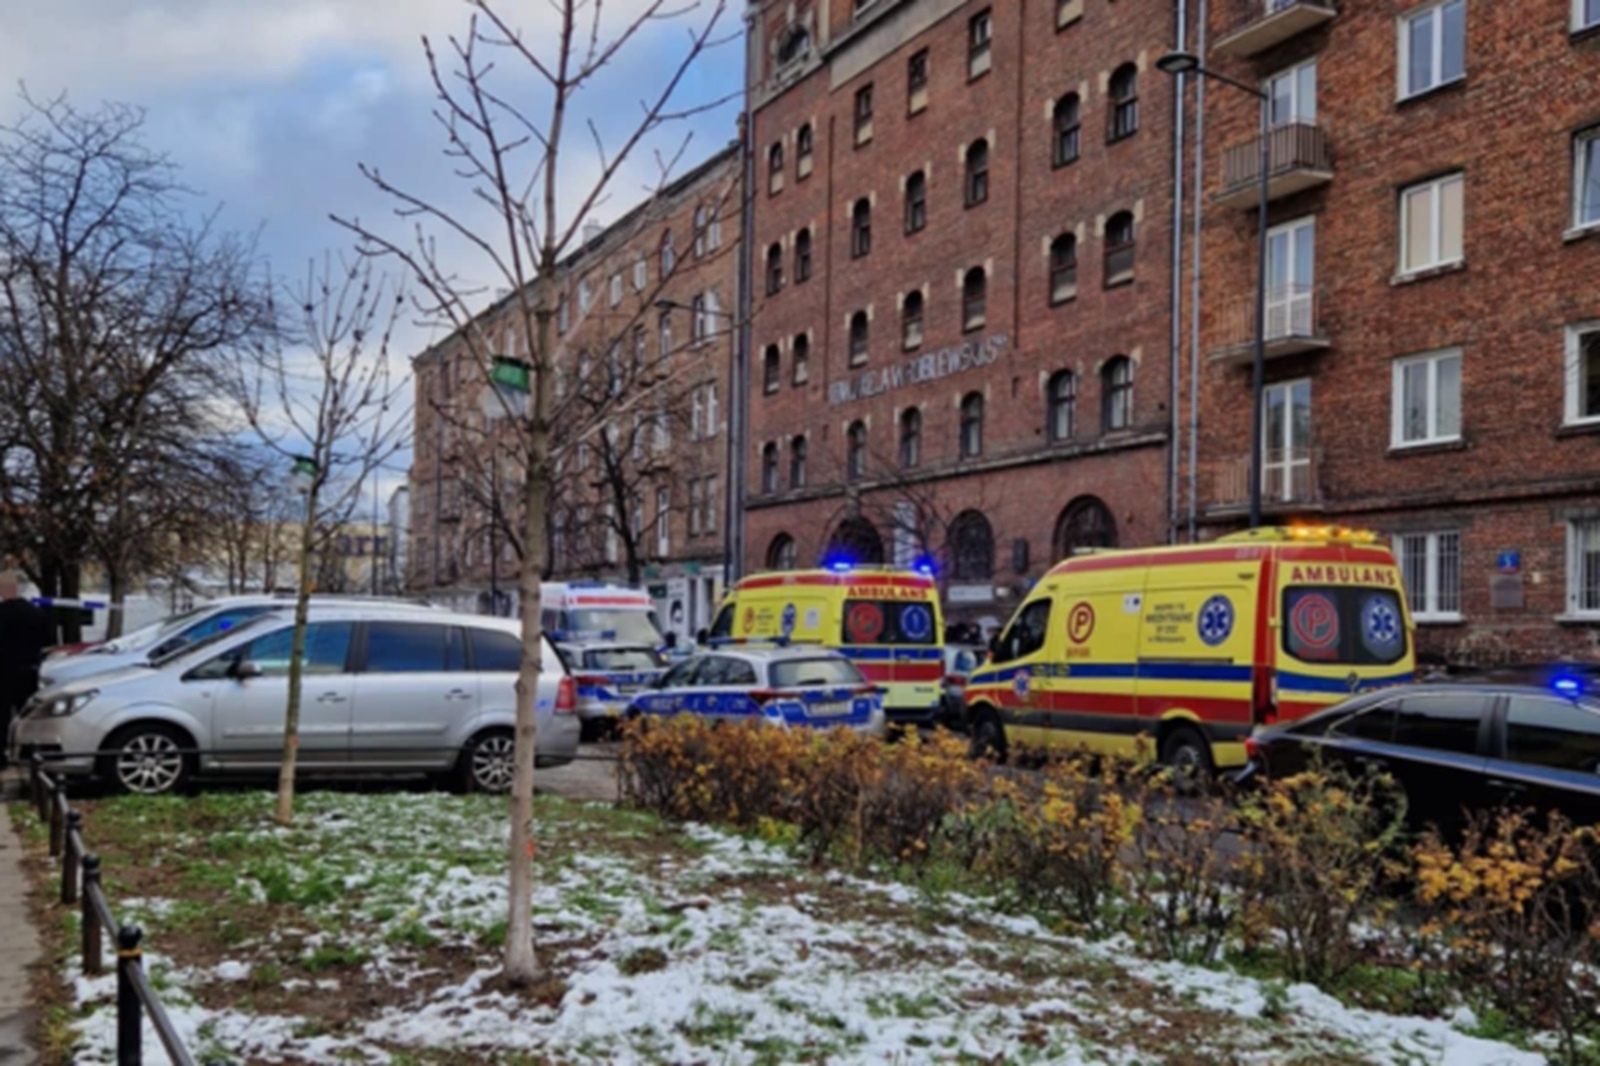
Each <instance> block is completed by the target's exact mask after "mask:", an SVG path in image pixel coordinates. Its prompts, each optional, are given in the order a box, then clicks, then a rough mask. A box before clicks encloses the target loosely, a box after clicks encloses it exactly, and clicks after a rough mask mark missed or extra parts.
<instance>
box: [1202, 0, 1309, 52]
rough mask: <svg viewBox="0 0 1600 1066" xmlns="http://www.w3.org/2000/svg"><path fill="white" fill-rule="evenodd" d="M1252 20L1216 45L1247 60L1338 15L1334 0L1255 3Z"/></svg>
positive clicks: (1216, 48) (1277, 0) (1263, 1)
mask: <svg viewBox="0 0 1600 1066" xmlns="http://www.w3.org/2000/svg"><path fill="white" fill-rule="evenodd" d="M1250 7H1251V11H1250V17H1249V18H1248V19H1246V20H1245V22H1244V23H1243V24H1241V25H1240V26H1239V27H1238V28H1236V29H1234V30H1233V31H1232V32H1230V33H1227V34H1224V35H1223V37H1222V38H1221V39H1220V40H1219V41H1217V43H1216V45H1215V46H1214V48H1215V50H1216V51H1218V52H1220V53H1222V54H1223V55H1227V56H1237V57H1239V58H1245V57H1248V56H1253V55H1257V54H1259V53H1261V52H1265V51H1266V50H1267V49H1268V48H1272V47H1273V46H1275V45H1279V44H1282V43H1283V42H1284V41H1287V40H1288V39H1289V38H1291V37H1294V36H1297V35H1299V34H1302V33H1305V32H1306V31H1307V30H1311V29H1315V28H1316V27H1318V26H1320V25H1322V24H1323V23H1324V22H1327V21H1328V20H1329V19H1331V18H1333V17H1334V16H1335V15H1337V14H1338V13H1339V12H1338V9H1337V8H1335V7H1334V5H1333V2H1332V0H1252V2H1251V5H1250Z"/></svg>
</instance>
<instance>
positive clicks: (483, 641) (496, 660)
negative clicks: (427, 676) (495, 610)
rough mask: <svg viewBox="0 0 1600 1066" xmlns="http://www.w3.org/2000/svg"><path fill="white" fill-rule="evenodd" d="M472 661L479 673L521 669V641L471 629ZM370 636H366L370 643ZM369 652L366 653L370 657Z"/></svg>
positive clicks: (498, 633) (508, 634)
mask: <svg viewBox="0 0 1600 1066" xmlns="http://www.w3.org/2000/svg"><path fill="white" fill-rule="evenodd" d="M468 632H469V633H471V634H472V662H473V665H474V666H476V667H477V669H478V671H479V672H480V673H484V672H489V673H505V674H514V673H516V672H517V671H518V670H520V669H522V641H520V640H518V639H517V637H516V635H515V634H512V633H502V632H500V631H499V630H498V629H471V630H468ZM370 642H371V638H370V637H369V638H368V643H369V645H370ZM370 654H371V653H370V652H369V653H368V655H369V658H370Z"/></svg>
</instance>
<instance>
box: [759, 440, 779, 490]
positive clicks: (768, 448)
mask: <svg viewBox="0 0 1600 1066" xmlns="http://www.w3.org/2000/svg"><path fill="white" fill-rule="evenodd" d="M761 491H762V492H764V493H766V494H767V495H768V496H770V495H772V494H773V493H775V492H777V491H778V446H777V445H776V444H774V443H773V442H772V441H770V440H769V441H767V443H765V444H763V445H762V446H761Z"/></svg>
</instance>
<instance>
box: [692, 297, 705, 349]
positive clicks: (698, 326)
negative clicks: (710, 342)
mask: <svg viewBox="0 0 1600 1066" xmlns="http://www.w3.org/2000/svg"><path fill="white" fill-rule="evenodd" d="M706 332H707V330H706V298H705V296H704V295H703V294H702V293H698V292H697V293H695V294H694V298H693V299H691V300H690V301H689V340H690V342H691V343H699V342H700V341H703V340H705V339H706Z"/></svg>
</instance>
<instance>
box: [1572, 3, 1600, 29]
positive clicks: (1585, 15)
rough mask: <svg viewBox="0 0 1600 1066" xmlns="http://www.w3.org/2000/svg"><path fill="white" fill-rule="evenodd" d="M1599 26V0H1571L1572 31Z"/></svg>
mask: <svg viewBox="0 0 1600 1066" xmlns="http://www.w3.org/2000/svg"><path fill="white" fill-rule="evenodd" d="M1596 26H1600V0H1572V32H1573V33H1577V32H1579V31H1580V30H1592V29H1594V28H1595V27H1596Z"/></svg>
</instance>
